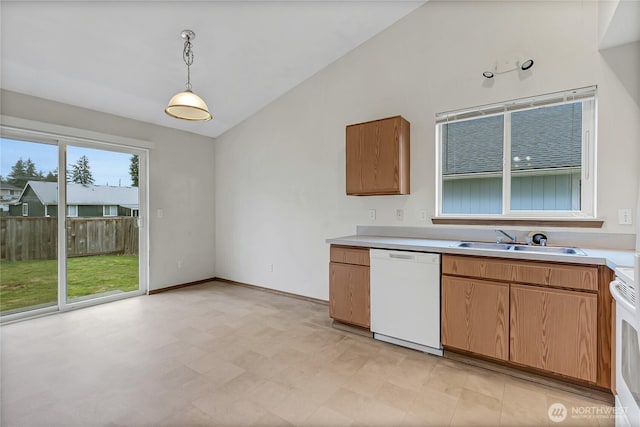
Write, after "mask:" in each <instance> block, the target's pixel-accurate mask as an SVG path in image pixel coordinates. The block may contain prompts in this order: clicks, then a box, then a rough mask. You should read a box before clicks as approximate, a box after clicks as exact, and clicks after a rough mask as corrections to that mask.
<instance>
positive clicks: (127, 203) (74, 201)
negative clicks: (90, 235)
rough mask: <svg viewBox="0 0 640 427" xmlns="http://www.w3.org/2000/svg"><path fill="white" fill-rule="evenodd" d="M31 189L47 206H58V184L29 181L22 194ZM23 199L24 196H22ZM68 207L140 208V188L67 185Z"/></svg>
mask: <svg viewBox="0 0 640 427" xmlns="http://www.w3.org/2000/svg"><path fill="white" fill-rule="evenodd" d="M27 187H31V189H32V190H33V192H34V193H35V194H36V196H37V197H38V199H40V201H41V202H42V203H43V204H45V205H57V204H58V184H57V183H56V182H45V181H29V182H27V184H26V185H25V187H24V190H23V191H22V194H24V192H25V191H26V190H27ZM20 198H21V199H22V195H21V196H20ZM67 205H85V206H86V205H120V206H124V207H127V208H130V209H137V208H138V187H110V186H108V185H83V184H67Z"/></svg>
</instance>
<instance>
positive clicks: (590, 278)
mask: <svg viewBox="0 0 640 427" xmlns="http://www.w3.org/2000/svg"><path fill="white" fill-rule="evenodd" d="M442 273H443V274H450V275H454V276H465V277H479V278H483V279H492V280H503V281H506V282H520V283H530V284H534V285H545V286H557V287H562V288H571V289H578V290H586V291H594V292H595V291H597V290H598V268H597V267H593V266H578V265H563V264H552V263H541V262H536V261H511V260H506V259H490V258H479V257H478V258H476V257H467V256H457V255H443V257H442Z"/></svg>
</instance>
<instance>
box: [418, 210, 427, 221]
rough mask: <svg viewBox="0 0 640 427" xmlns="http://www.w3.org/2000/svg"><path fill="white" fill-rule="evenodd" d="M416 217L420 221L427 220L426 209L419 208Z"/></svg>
mask: <svg viewBox="0 0 640 427" xmlns="http://www.w3.org/2000/svg"><path fill="white" fill-rule="evenodd" d="M418 218H420V221H427V220H428V219H429V217H428V216H427V210H426V209H420V210H419V211H418Z"/></svg>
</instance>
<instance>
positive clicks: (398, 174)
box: [346, 116, 410, 195]
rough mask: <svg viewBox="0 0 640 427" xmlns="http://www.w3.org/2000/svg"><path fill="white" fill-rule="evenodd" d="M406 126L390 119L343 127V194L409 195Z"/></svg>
mask: <svg viewBox="0 0 640 427" xmlns="http://www.w3.org/2000/svg"><path fill="white" fill-rule="evenodd" d="M409 162H410V159H409V122H407V121H406V120H404V119H403V118H402V117H400V116H397V117H390V118H388V119H383V120H376V121H372V122H367V123H360V124H357V125H351V126H347V132H346V166H347V170H346V180H347V194H352V195H375V194H409V180H410V178H409Z"/></svg>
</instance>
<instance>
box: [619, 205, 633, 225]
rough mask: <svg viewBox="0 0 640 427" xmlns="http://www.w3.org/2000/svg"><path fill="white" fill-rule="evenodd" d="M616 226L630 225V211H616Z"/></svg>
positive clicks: (631, 219) (631, 221) (631, 220)
mask: <svg viewBox="0 0 640 427" xmlns="http://www.w3.org/2000/svg"><path fill="white" fill-rule="evenodd" d="M618 224H621V225H631V224H633V218H632V217H631V209H618Z"/></svg>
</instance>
